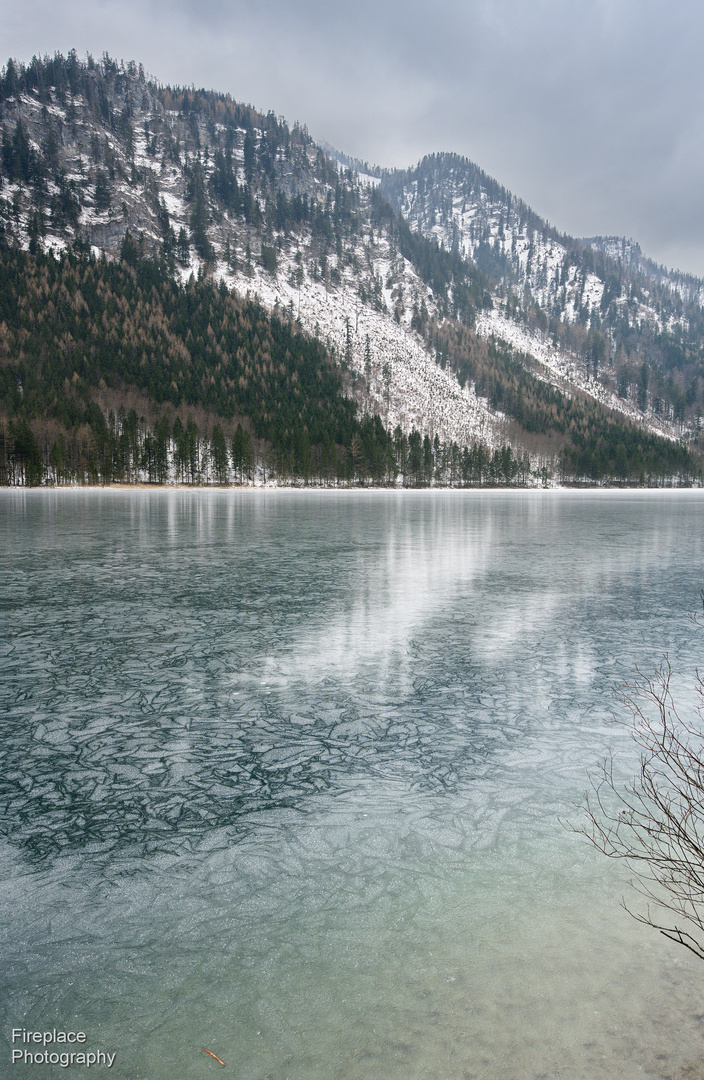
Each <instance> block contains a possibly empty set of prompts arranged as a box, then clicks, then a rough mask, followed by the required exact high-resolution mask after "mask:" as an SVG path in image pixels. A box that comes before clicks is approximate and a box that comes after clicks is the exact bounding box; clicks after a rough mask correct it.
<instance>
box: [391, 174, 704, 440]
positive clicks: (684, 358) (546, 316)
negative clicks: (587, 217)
mask: <svg viewBox="0 0 704 1080" xmlns="http://www.w3.org/2000/svg"><path fill="white" fill-rule="evenodd" d="M380 190H381V191H382V193H383V194H384V195H386V197H387V198H388V199H389V200H390V201H391V203H392V205H393V206H394V207H395V209H396V210H397V212H398V213H400V214H402V215H403V217H404V218H405V219H406V220H407V221H408V222H409V224H410V225H411V227H412V228H413V229H414V230H416V231H417V232H419V233H421V234H422V235H424V236H427V237H434V238H435V239H436V240H437V241H438V242H439V243H441V244H443V245H444V246H445V247H446V248H447V249H448V250H451V251H457V252H459V254H460V255H461V256H462V257H463V258H467V259H471V260H473V261H474V262H475V264H476V265H477V266H478V268H479V269H480V270H482V271H483V272H484V273H485V274H486V275H487V277H489V278H490V280H491V281H492V282H493V283H494V285H495V291H494V306H495V308H496V312H495V313H494V314H493V315H492V316H491V317H489V316H486V315H485V316H483V317H482V318H481V319H480V320H479V321H478V323H477V329H478V331H479V332H480V333H482V334H487V333H494V334H498V335H500V336H501V337H502V338H503V339H504V340H506V341H508V342H510V343H511V344H512V345H514V346H516V347H520V348H522V349H523V350H524V351H527V352H530V353H532V354H533V355H534V356H536V358H537V357H538V356H539V354H541V353H544V351H545V340H549V341H550V354H551V356H552V357H553V358H554V362H553V363H551V365H548V367H549V370H551V371H552V372H553V373H556V372H559V377H560V380H561V383H562V384H563V385H565V384H570V383H572V384H574V385H575V386H577V387H578V388H579V389H580V390H582V391H584V392H586V393H588V394H590V395H592V396H593V397H594V398H595V399H596V400H600V401H602V402H603V403H605V404H608V405H609V406H610V407H612V408H615V409H617V410H620V411H622V412H623V413H624V415H628V416H631V417H634V418H637V419H638V420H639V421H640V422H644V423H646V424H647V425H648V426H649V427H651V428H652V429H653V430H659V431H667V432H668V433H669V434H670V435H672V436H681V435H682V434H684V433H686V432H689V436H690V437H692V436H693V435H694V434H695V433H696V431H697V430H698V428H699V427H700V426H701V422H700V420H699V417H700V416H701V407H702V404H704V400H703V398H702V382H701V379H702V374H703V373H704V364H703V363H702V356H703V354H702V344H703V342H704V282H702V281H701V280H700V279H698V278H695V277H693V276H691V275H684V274H679V273H675V272H672V271H667V270H665V269H664V268H663V267H659V266H657V265H656V264H655V263H653V262H652V261H651V260H648V259H646V258H645V257H643V255H642V252H641V250H640V248H639V246H638V245H637V244H634V243H633V242H632V241H626V240H621V239H618V238H613V237H594V238H592V239H590V240H578V239H574V238H572V237H568V236H564V235H562V234H560V233H558V232H557V230H555V229H553V228H552V227H551V226H550V225H548V223H547V222H545V221H543V220H542V219H541V218H539V217H538V215H537V214H535V213H534V212H533V211H532V210H531V209H530V208H529V207H528V206H526V204H525V203H524V202H522V201H521V200H520V199H517V198H516V197H515V196H513V195H512V194H511V193H510V192H509V191H507V190H506V189H505V188H504V187H502V186H501V185H500V184H498V183H497V182H496V181H495V180H493V179H492V178H491V177H489V176H487V175H486V174H485V173H484V172H482V170H481V169H479V168H478V167H477V166H476V165H474V164H473V163H472V162H470V161H467V160H466V159H465V158H461V157H458V156H457V155H454V154H437V155H432V156H430V157H427V158H424V159H423V161H421V162H420V163H419V164H418V165H417V166H416V167H415V168H413V169H408V170H394V171H391V172H386V173H384V174H383V176H382V179H381V184H380ZM546 377H549V374H548V372H547V371H546Z"/></svg>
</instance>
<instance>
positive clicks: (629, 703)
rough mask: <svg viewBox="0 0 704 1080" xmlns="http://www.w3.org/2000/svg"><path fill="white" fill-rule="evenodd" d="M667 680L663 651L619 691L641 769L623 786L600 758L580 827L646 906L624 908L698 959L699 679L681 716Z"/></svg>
mask: <svg viewBox="0 0 704 1080" xmlns="http://www.w3.org/2000/svg"><path fill="white" fill-rule="evenodd" d="M671 680H672V668H671V665H670V662H669V660H668V658H667V656H666V657H665V659H664V660H663V663H662V664H661V665H660V667H659V668H658V669H657V670H656V671H655V673H654V674H652V675H644V674H643V673H642V672H641V671H637V672H636V677H635V679H634V681H633V682H632V683H631V684H630V685H629V686H627V687H626V688H625V689H624V693H623V703H624V705H625V706H626V708H627V709H628V711H629V713H630V717H629V719H627V720H624V721H623V723H625V724H627V725H628V726H629V727H630V731H631V736H632V738H633V740H634V741H635V743H636V744H637V746H638V747H639V748H640V768H639V771H638V773H637V775H636V776H635V777H634V779H633V780H632V781H631V782H630V783H629V784H628V785H627V786H625V787H623V788H622V787H621V785H620V783H619V782H618V781H617V780H616V779H615V777H614V769H613V757H609V758H607V760H606V761H605V762H604V763H603V764H602V765H601V767H600V768H599V769H598V771H597V772H596V773H595V774H594V775H592V776H591V777H590V779H591V785H592V790H591V791H590V792H588V793H587V796H586V810H587V821H586V824H585V825H584V826H583V827H582V829H581V831H582V832H584V833H585V834H586V835H587V836H588V838H589V839H590V840H591V841H592V843H593V844H594V845H595V846H596V847H597V848H598V849H599V850H600V851H602V852H603V853H604V854H605V855H607V856H609V857H610V858H612V859H623V860H625V862H626V864H627V865H628V867H629V869H630V870H631V872H632V874H633V877H632V880H631V884H632V885H633V886H634V887H635V889H636V890H637V891H638V892H640V894H641V895H642V896H644V897H645V898H646V900H647V902H648V903H647V909H646V912H645V913H644V914H643V913H642V912H636V911H632V910H631V909H630V908H629V907H628V905H627V904H626V902H625V901H624V907H625V908H626V910H627V911H629V913H630V914H631V915H633V916H634V917H635V918H636V919H638V920H639V921H640V922H643V923H645V924H646V925H648V926H652V927H654V928H655V929H656V930H659V931H660V933H661V934H664V935H665V937H667V938H670V939H671V940H672V941H676V942H677V943H678V944H680V945H684V946H685V948H687V949H689V950H691V952H693V953H694V954H695V955H696V956H698V957H700V959H702V960H704V679H703V678H702V676H700V674H699V672H698V671H697V672H696V674H695V690H696V694H697V698H698V701H697V703H696V704H695V705H694V707H693V708H692V711H691V714H690V716H689V718H688V719H684V718H683V717H682V716H681V715H680V714H679V712H678V710H677V707H676V705H675V701H674V699H673V695H672V691H671V687H670V684H671ZM618 722H621V721H618Z"/></svg>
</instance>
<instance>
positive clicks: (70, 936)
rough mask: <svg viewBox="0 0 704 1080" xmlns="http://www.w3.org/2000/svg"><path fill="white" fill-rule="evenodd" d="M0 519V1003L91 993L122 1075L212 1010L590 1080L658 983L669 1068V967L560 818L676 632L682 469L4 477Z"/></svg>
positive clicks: (634, 1027) (306, 1054)
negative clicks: (646, 669) (63, 486)
mask: <svg viewBox="0 0 704 1080" xmlns="http://www.w3.org/2000/svg"><path fill="white" fill-rule="evenodd" d="M0 528H1V529H2V539H3V542H4V549H5V551H6V552H7V558H6V574H5V578H4V580H3V581H2V582H0V590H2V595H0V601H1V602H2V603H3V605H4V610H5V612H6V616H7V617H6V619H5V622H4V626H3V631H2V635H1V637H0V663H2V666H3V681H2V685H1V686H0V695H2V697H1V705H0V708H1V710H2V717H3V728H2V744H1V753H2V760H1V762H0V765H1V768H0V794H1V795H2V799H1V800H0V817H1V819H2V823H3V833H4V836H5V837H6V847H5V849H4V851H3V853H2V858H3V866H4V867H5V869H6V873H5V874H4V875H3V881H2V885H1V886H0V896H1V897H2V910H3V912H4V915H3V918H4V920H5V925H6V933H7V940H8V941H9V943H10V946H9V948H8V950H7V954H6V955H7V961H8V963H7V967H6V974H5V978H6V987H5V993H4V995H3V1001H4V1002H5V1005H4V1008H5V1010H6V1015H5V1020H6V1023H5V1024H4V1026H3V1030H4V1031H7V1030H9V1029H10V1028H11V1027H12V1026H13V1025H14V1026H17V1024H18V1023H19V1024H25V1020H26V1021H27V1022H28V1023H29V1022H30V1020H31V1023H37V1024H39V1023H44V1024H49V1023H50V1022H51V1026H54V1020H55V1021H56V1023H57V1024H58V1023H61V1022H63V1021H64V1020H65V1019H66V1017H68V1016H71V1017H74V1016H76V1017H79V1018H81V1019H82V1022H84V1023H85V1024H89V1022H91V1023H93V1024H94V1026H95V1025H98V1024H100V1025H101V1031H102V1032H108V1033H109V1034H110V1035H111V1036H112V1037H113V1038H114V1040H115V1041H116V1043H117V1044H119V1046H120V1048H121V1050H120V1056H119V1057H118V1062H117V1063H116V1068H117V1065H118V1064H119V1065H120V1067H121V1068H122V1072H121V1073H119V1075H120V1077H124V1078H125V1080H132V1078H135V1080H136V1078H138V1077H139V1078H142V1077H144V1078H147V1077H148V1078H149V1080H162V1078H164V1080H165V1078H166V1077H170V1076H174V1075H189V1076H194V1077H199V1076H201V1075H202V1076H205V1075H206V1072H205V1070H206V1068H208V1067H209V1066H210V1065H212V1062H211V1063H208V1062H207V1061H200V1060H199V1059H197V1058H195V1059H194V1058H193V1057H191V1056H189V1055H190V1052H191V1047H192V1046H196V1049H198V1048H199V1047H200V1046H202V1045H206V1046H210V1045H211V1041H212V1048H213V1049H214V1050H216V1052H218V1053H220V1050H219V1049H218V1047H220V1048H221V1049H222V1050H223V1053H222V1055H221V1056H223V1059H224V1060H226V1061H227V1060H232V1061H235V1062H237V1063H238V1069H239V1071H240V1075H241V1076H242V1077H244V1078H251V1080H255V1078H257V1080H261V1077H262V1076H265V1075H267V1074H271V1075H276V1076H285V1075H288V1076H290V1077H294V1076H295V1077H300V1078H301V1080H303V1078H305V1080H309V1078H310V1077H314V1076H321V1077H323V1076H324V1077H329V1076H338V1077H341V1078H345V1080H346V1078H350V1080H352V1078H359V1080H362V1078H364V1080H366V1078H368V1077H370V1076H372V1075H383V1076H384V1077H395V1076H399V1077H403V1078H404V1080H407V1078H409V1077H410V1078H414V1077H421V1076H423V1077H424V1078H425V1077H432V1076H438V1077H442V1078H443V1080H455V1078H457V1080H460V1078H463V1077H464V1076H465V1075H473V1074H475V1075H482V1076H485V1077H489V1078H492V1080H493V1078H499V1077H503V1076H506V1077H509V1076H511V1077H512V1076H515V1075H521V1076H526V1077H528V1078H533V1077H537V1076H539V1075H542V1076H550V1077H553V1076H554V1077H557V1076H560V1075H563V1074H564V1069H565V1068H567V1067H568V1065H569V1067H570V1068H571V1069H572V1072H574V1070H575V1069H578V1070H579V1075H580V1076H584V1077H587V1078H589V1080H597V1078H600V1080H601V1078H603V1080H607V1078H608V1080H610V1077H612V1076H613V1075H614V1064H615V1062H616V1061H618V1062H619V1069H618V1071H619V1075H623V1076H624V1077H626V1078H628V1077H630V1076H635V1075H639V1074H640V1073H642V1071H643V1070H644V1069H645V1070H646V1071H647V1070H648V1069H649V1068H650V1067H651V1065H652V1062H653V1061H654V1060H656V1057H657V1054H658V1053H661V1052H663V1046H667V1047H668V1048H669V1047H670V1043H669V1042H668V1039H667V1033H666V1032H665V1033H664V1034H663V1033H662V1031H661V1032H660V1034H658V1031H659V1029H657V1028H654V1027H653V1025H652V1023H651V1022H650V1018H652V1016H653V1015H658V1014H657V1010H656V1011H655V1012H654V1011H653V1009H654V999H653V997H652V995H651V993H650V990H649V987H650V986H652V985H654V984H655V983H657V984H658V985H660V986H663V985H666V987H667V999H666V1000H667V1004H666V1006H665V1009H666V1011H667V1010H669V1011H668V1012H667V1015H669V1016H674V1015H677V1017H678V1025H679V1028H678V1046H677V1053H678V1054H680V1058H679V1059H678V1060H679V1061H680V1063H681V1064H682V1067H684V1065H685V1064H686V1059H687V1054H689V1053H690V1048H692V1047H695V1046H696V1045H697V1038H698V1035H697V1031H698V1029H697V1023H696V1021H695V1019H694V1005H693V1001H694V999H695V998H696V996H697V993H698V992H699V990H698V987H699V983H698V982H697V974H696V973H695V972H694V971H690V969H689V968H687V967H686V962H685V961H684V960H682V961H678V963H681V964H683V965H685V967H683V969H682V970H683V971H684V970H685V969H686V972H687V977H686V980H684V983H683V980H682V979H678V978H676V977H675V976H676V975H677V972H676V971H675V970H674V969H673V968H672V967H671V966H669V965H670V958H669V953H667V952H666V951H663V949H662V948H661V947H660V945H659V943H657V942H655V943H652V942H648V943H647V944H645V943H644V941H643V938H642V933H643V932H642V930H640V929H639V928H637V927H635V925H634V926H633V927H631V924H630V923H628V922H627V921H625V917H624V920H623V921H621V917H620V915H619V914H618V911H619V909H618V905H617V894H618V888H619V885H618V882H617V880H616V879H615V877H610V876H609V870H608V869H607V868H602V866H601V864H598V863H596V862H595V861H591V859H590V855H589V854H588V853H586V852H585V851H584V850H583V849H582V848H581V847H579V845H578V844H577V842H576V841H575V839H574V838H573V837H572V836H571V835H569V834H566V833H564V832H563V831H561V830H560V827H559V825H558V824H557V820H558V818H559V817H560V816H563V817H564V816H567V815H569V813H570V812H571V805H572V802H573V800H574V799H576V798H578V797H579V794H580V792H581V791H582V789H583V787H584V785H585V774H586V768H587V767H588V766H589V765H591V764H592V763H593V762H594V761H595V760H596V759H597V758H598V757H599V756H601V754H602V753H603V751H604V749H605V746H606V743H607V741H613V739H614V738H615V737H616V738H617V737H618V735H616V736H614V734H613V732H611V731H609V730H608V729H605V727H604V724H603V717H604V715H605V714H606V713H607V712H608V711H609V709H610V705H611V688H612V686H613V685H614V683H615V682H618V681H619V679H622V678H624V677H625V676H626V675H627V674H628V672H629V671H630V669H631V667H632V665H633V663H635V662H637V661H638V662H640V663H642V664H643V665H644V666H648V665H649V664H651V663H653V662H655V661H656V660H657V658H658V657H659V655H660V654H661V652H662V651H664V650H665V649H669V650H670V651H672V652H673V653H676V654H677V655H678V656H680V657H681V658H682V662H683V666H686V663H688V662H689V660H690V659H691V658H692V657H693V655H694V653H695V651H696V649H697V645H698V642H697V641H696V639H695V640H694V641H693V640H692V638H691V632H690V628H689V625H688V623H687V621H686V619H685V617H684V616H685V613H686V612H687V610H689V609H690V608H691V607H693V606H694V605H695V604H696V598H697V596H698V592H699V589H700V587H701V583H700V581H699V579H698V567H699V566H701V543H702V541H701V536H702V532H701V529H700V527H699V499H698V496H696V495H687V494H686V493H680V494H676V495H667V494H660V495H651V494H649V493H645V494H644V495H642V496H635V495H630V496H629V495H626V496H615V495H613V494H612V493H606V494H604V495H597V494H596V493H591V494H587V495H584V496H580V495H577V494H565V495H559V494H557V493H545V494H541V493H528V494H525V495H521V494H519V493H511V494H501V493H432V492H431V493H408V492H407V493H389V494H387V493H364V492H358V493H321V494H316V493H300V492H293V493H263V492H259V493H249V494H248V493H244V494H243V493H231V492H228V493H199V492H194V493H117V492H106V493H104V494H98V493H87V492H73V493H72V492H61V493H53V494H52V493H45V492H41V493H32V492H20V493H14V492H13V493H2V496H1V497H0ZM624 752H625V753H626V755H627V753H628V751H627V750H626V748H625V747H624ZM626 760H627V758H626ZM605 913H608V916H605ZM605 917H606V918H608V919H609V920H613V921H612V922H611V921H610V922H609V924H608V925H607V926H605V925H604V919H605ZM630 963H633V965H634V967H633V968H631V969H627V965H628V964H630ZM636 967H637V970H636ZM638 980H642V981H643V987H644V988H643V990H642V992H641V991H638V993H635V995H634V986H635V985H639V983H638ZM687 982H689V988H688V987H687V985H686V984H687ZM625 986H627V988H628V994H626V993H625V992H624V987H625ZM692 988H694V989H692ZM546 1003H547V1004H546ZM548 1005H549V1007H548ZM659 1006H660V1007H662V1000H660V999H659ZM697 1008H698V1006H697ZM597 1013H599V1015H600V1016H607V1017H611V1016H613V1017H617V1019H616V1020H614V1021H613V1023H610V1022H609V1021H605V1020H603V1019H601V1020H600V1021H599V1022H598V1023H597V1022H596V1021H594V1019H593V1017H594V1016H596V1015H597ZM619 1025H620V1026H619ZM25 1026H26V1025H25ZM101 1038H102V1035H101ZM634 1046H636V1047H637V1048H638V1049H637V1054H636V1056H635V1057H634V1056H633V1055H634V1053H635V1052H634V1051H633V1047H634ZM0 1052H4V1051H2V1050H1V1048H0ZM691 1052H692V1053H693V1052H694V1051H693V1050H692V1051H691ZM629 1054H630V1055H631V1056H630V1057H629ZM200 1057H202V1058H203V1057H204V1055H202V1054H201V1055H200ZM629 1070H630V1071H629ZM651 1071H652V1070H651ZM18 1075H19V1074H18ZM672 1075H673V1076H674V1075H676V1073H674V1072H673V1073H672Z"/></svg>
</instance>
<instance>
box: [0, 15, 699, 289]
mask: <svg viewBox="0 0 704 1080" xmlns="http://www.w3.org/2000/svg"><path fill="white" fill-rule="evenodd" d="M0 40H1V41H2V43H3V44H2V52H3V54H4V55H3V62H4V61H5V59H6V58H7V57H8V56H10V55H12V56H14V57H16V58H18V59H21V60H25V61H26V60H29V59H30V58H31V56H32V55H33V54H34V53H42V54H43V53H46V52H50V53H53V52H55V51H56V50H59V51H61V52H66V51H68V49H70V48H72V47H73V48H75V49H76V50H77V51H78V53H79V54H85V53H86V52H87V51H89V52H91V53H92V54H93V55H94V56H95V57H96V58H98V57H100V56H101V54H102V53H103V52H104V51H107V52H109V53H110V55H111V56H114V57H116V58H117V59H125V60H129V59H134V60H137V61H141V62H142V63H143V64H144V66H145V68H146V69H147V71H148V72H149V73H150V74H152V75H154V76H155V77H156V78H157V79H158V80H159V81H161V82H164V83H179V84H191V83H193V84H195V85H196V86H205V87H207V88H209V89H215V90H220V91H227V92H229V93H231V94H232V95H233V97H235V98H236V99H237V100H240V101H246V102H249V103H251V104H252V105H255V106H257V107H259V108H261V109H263V110H264V111H268V110H269V109H272V110H273V111H274V112H275V113H277V114H278V115H283V116H285V117H286V119H287V120H289V121H291V122H292V121H294V120H299V121H300V122H301V123H304V124H307V126H308V129H309V131H310V133H311V135H312V136H313V137H314V138H315V139H317V140H327V141H328V142H330V143H332V144H333V145H334V146H336V147H338V148H339V149H340V150H344V151H345V152H346V153H348V154H352V155H356V156H358V157H361V158H363V159H366V160H368V161H370V162H375V163H377V164H380V165H386V166H393V165H396V166H406V165H411V164H414V163H415V162H416V161H417V160H419V159H420V158H421V157H422V156H423V155H424V154H427V153H432V152H434V151H443V150H449V151H455V152H457V153H460V154H465V155H466V156H467V157H469V158H471V159H472V160H473V161H475V162H477V164H478V165H480V166H481V167H482V168H483V169H484V170H485V171H486V172H488V173H490V174H491V175H493V176H495V177H496V179H497V180H499V181H500V182H501V183H502V184H504V185H505V186H506V187H508V188H509V189H510V190H511V191H512V192H513V193H514V194H516V195H518V196H520V197H521V198H523V199H524V200H525V201H526V202H527V203H528V204H529V205H530V206H532V207H533V209H535V210H536V211H537V212H538V213H539V214H541V215H542V216H543V217H546V218H547V219H548V220H549V221H550V222H551V224H553V225H555V226H557V228H559V229H561V230H563V231H565V232H569V233H571V234H572V235H576V236H590V235H594V234H596V233H602V234H618V235H626V236H630V237H633V238H634V239H635V240H638V241H639V243H640V244H641V246H642V247H643V249H644V251H645V253H646V254H648V255H650V256H651V257H652V258H655V259H657V260H658V261H660V262H663V263H666V264H667V265H669V266H675V267H679V268H680V269H682V270H688V271H691V272H693V273H698V274H701V275H704V210H703V208H702V207H703V202H704V138H703V137H702V136H703V135H704V131H703V128H704V107H703V106H704V74H703V71H704V64H703V63H702V55H703V52H704V48H703V47H704V8H702V7H701V5H699V4H695V3H693V2H684V0H670V3H669V4H668V5H666V4H665V3H664V2H663V0H583V2H582V3H581V4H577V3H574V2H571V0H439V2H437V3H431V2H430V0H405V2H401V0H376V2H373V0H348V2H346V3H341V2H338V0H297V2H295V3H294V2H290V0H260V2H258V3H257V2H256V0H248V2H244V0H63V2H60V3H58V4H57V3H56V2H55V0H51V2H49V0H24V2H23V3H22V4H19V3H17V0H0Z"/></svg>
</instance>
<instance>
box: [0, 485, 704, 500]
mask: <svg viewBox="0 0 704 1080" xmlns="http://www.w3.org/2000/svg"><path fill="white" fill-rule="evenodd" d="M20 492H22V493H23V494H29V493H32V494H42V495H48V494H52V495H55V494H59V493H70V494H78V493H81V492H85V493H86V494H97V493H100V494H104V493H107V492H114V493H115V494H125V493H137V492H140V493H144V494H164V493H165V494H169V493H173V494H184V493H191V494H197V495H226V494H233V495H242V494H247V493H257V494H272V493H278V494H281V493H290V494H291V495H313V494H315V495H370V494H373V495H379V494H385V495H433V496H438V495H453V496H456V495H486V494H490V495H497V494H499V495H508V494H521V495H527V494H531V495H549V494H551V493H554V494H562V495H564V494H568V493H569V494H575V495H607V494H613V495H624V494H649V495H650V494H652V495H662V494H668V495H672V494H678V495H682V494H685V493H689V494H691V495H695V494H702V493H704V485H701V484H692V485H689V486H686V487H685V486H684V485H671V486H668V487H645V486H637V487H629V486H624V487H616V486H608V487H587V486H581V485H577V484H552V485H550V486H549V487H537V486H536V487H533V486H526V487H512V486H507V487H504V486H496V487H489V486H483V487H440V486H438V487H416V488H412V487H382V486H370V487H358V486H355V487H322V486H320V487H318V486H314V485H309V486H306V487H297V486H295V485H290V484H257V485H254V484H249V485H242V486H239V485H235V484H223V485H216V484H200V485H196V484H143V483H136V484H57V485H49V484H47V485H44V486H41V487H29V486H26V485H13V486H3V487H0V497H2V495H3V494H5V493H8V494H9V493H12V494H16V493H20Z"/></svg>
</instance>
